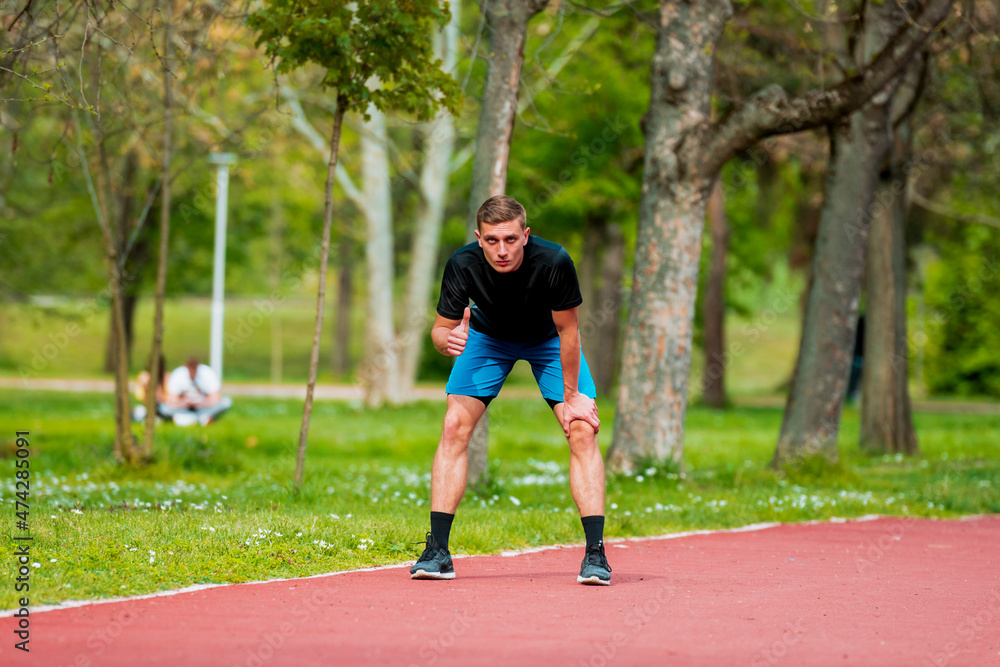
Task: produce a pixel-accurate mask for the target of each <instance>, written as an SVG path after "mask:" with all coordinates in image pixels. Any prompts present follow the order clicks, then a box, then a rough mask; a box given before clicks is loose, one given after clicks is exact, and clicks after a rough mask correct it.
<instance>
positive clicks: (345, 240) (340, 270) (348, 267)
mask: <svg viewBox="0 0 1000 667" xmlns="http://www.w3.org/2000/svg"><path fill="white" fill-rule="evenodd" d="M353 245H354V244H353V243H351V237H350V235H349V232H348V231H347V230H345V231H344V233H343V234H342V235H341V237H340V247H339V253H338V254H339V266H338V267H337V326H336V327H335V329H334V336H335V338H334V341H333V376H334V377H336V378H340V379H341V380H343V378H345V377H347V374H348V373H349V372H350V370H351V311H352V310H353V309H354V272H353V268H354V266H353V264H354V250H353Z"/></svg>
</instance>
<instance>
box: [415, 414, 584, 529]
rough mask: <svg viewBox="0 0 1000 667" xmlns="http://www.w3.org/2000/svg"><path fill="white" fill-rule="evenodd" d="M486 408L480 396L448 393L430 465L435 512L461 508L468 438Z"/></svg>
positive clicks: (467, 459)
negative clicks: (431, 465) (445, 409)
mask: <svg viewBox="0 0 1000 667" xmlns="http://www.w3.org/2000/svg"><path fill="white" fill-rule="evenodd" d="M484 412H486V406H485V405H483V402H482V401H480V400H479V399H478V398H472V397H471V396H456V395H454V394H449V395H448V411H447V412H446V413H445V416H444V427H443V428H442V429H441V441H440V442H439V443H438V448H437V452H436V453H435V454H434V466H433V467H432V468H431V511H432V512H446V513H448V514H454V513H455V510H456V509H458V503H459V502H460V501H461V500H462V496H463V495H464V494H465V480H466V477H467V476H468V470H469V441H470V440H471V439H472V431H473V429H475V428H476V424H478V423H479V419H480V417H482V416H483V413H484ZM602 480H603V478H602ZM602 497H603V481H602Z"/></svg>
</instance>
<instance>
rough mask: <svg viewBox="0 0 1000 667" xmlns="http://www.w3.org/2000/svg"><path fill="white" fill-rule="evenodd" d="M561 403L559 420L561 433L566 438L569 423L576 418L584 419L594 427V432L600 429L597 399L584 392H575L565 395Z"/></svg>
mask: <svg viewBox="0 0 1000 667" xmlns="http://www.w3.org/2000/svg"><path fill="white" fill-rule="evenodd" d="M562 405H563V407H562V418H561V420H560V421H561V422H562V428H563V433H564V434H565V435H566V437H567V438H568V437H569V425H570V424H572V423H573V421H574V420H577V419H579V420H581V421H585V422H587V423H588V424H590V425H591V426H592V427H594V433H597V432H598V431H600V429H601V420H600V419H599V418H598V416H597V401H595V400H594V399H592V398H590V397H589V396H585V395H584V394H580V393H576V394H572V395H570V396H567V397H566V400H565V401H563V404H562Z"/></svg>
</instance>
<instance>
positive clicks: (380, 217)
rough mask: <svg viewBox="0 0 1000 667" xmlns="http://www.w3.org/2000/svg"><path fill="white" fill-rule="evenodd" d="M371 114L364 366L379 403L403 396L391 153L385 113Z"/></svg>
mask: <svg viewBox="0 0 1000 667" xmlns="http://www.w3.org/2000/svg"><path fill="white" fill-rule="evenodd" d="M368 113H369V115H370V117H371V119H370V120H369V121H368V122H367V123H365V129H364V131H363V132H362V134H361V171H362V173H363V175H364V177H363V180H364V192H365V201H366V206H365V211H364V213H365V220H366V221H367V229H368V236H367V240H366V242H365V260H366V267H367V274H368V275H367V278H368V308H367V313H366V315H367V317H366V318H365V320H366V322H367V325H368V339H367V341H366V342H367V350H366V358H365V365H364V370H363V371H362V374H361V379H362V385H363V386H364V388H365V404H366V405H368V407H377V406H379V405H382V404H383V403H385V402H389V403H398V402H399V355H398V349H397V347H396V343H395V334H394V331H395V328H394V326H393V321H392V304H393V298H392V287H393V264H394V262H395V259H394V258H393V252H392V192H391V190H390V188H389V155H388V151H387V149H386V142H387V141H388V138H387V135H386V129H385V114H383V113H382V112H381V111H379V110H378V109H376V108H375V107H374V105H370V106H369V107H368Z"/></svg>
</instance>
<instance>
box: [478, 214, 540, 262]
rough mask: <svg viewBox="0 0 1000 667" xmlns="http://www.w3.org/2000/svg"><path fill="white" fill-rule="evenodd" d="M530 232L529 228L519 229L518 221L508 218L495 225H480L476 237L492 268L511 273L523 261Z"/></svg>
mask: <svg viewBox="0 0 1000 667" xmlns="http://www.w3.org/2000/svg"><path fill="white" fill-rule="evenodd" d="M530 233H531V229H530V228H527V227H526V228H525V229H524V230H522V229H521V223H520V221H518V220H508V221H507V222H500V223H497V224H495V225H488V224H484V225H482V230H478V229H477V230H476V238H477V239H479V247H480V248H482V249H483V254H484V255H486V261H487V262H489V265H490V266H492V267H493V270H494V271H497V272H499V273H511V272H512V271H517V269H518V267H520V266H521V262H523V261H524V246H525V245H526V244H527V243H528V234H530Z"/></svg>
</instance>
